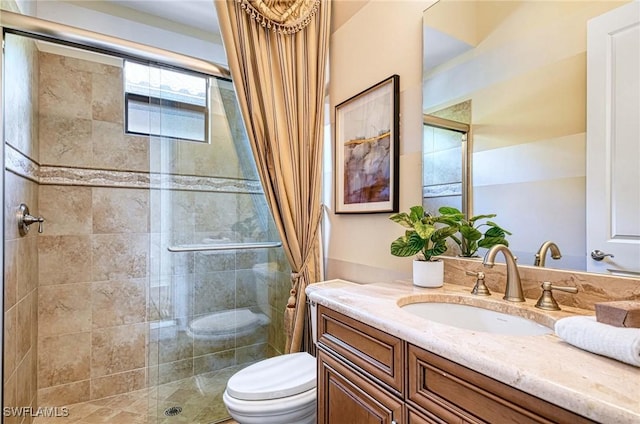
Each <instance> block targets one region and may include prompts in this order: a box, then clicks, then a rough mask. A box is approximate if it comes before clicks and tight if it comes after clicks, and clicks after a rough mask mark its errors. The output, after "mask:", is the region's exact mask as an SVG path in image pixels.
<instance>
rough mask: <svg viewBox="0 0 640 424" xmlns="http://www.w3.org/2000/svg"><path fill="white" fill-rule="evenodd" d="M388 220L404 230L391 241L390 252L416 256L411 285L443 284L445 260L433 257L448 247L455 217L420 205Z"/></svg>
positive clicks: (454, 226) (432, 285)
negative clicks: (437, 212)
mask: <svg viewBox="0 0 640 424" xmlns="http://www.w3.org/2000/svg"><path fill="white" fill-rule="evenodd" d="M389 219H390V220H392V221H393V222H397V223H398V224H400V225H402V226H403V227H405V228H406V229H407V230H406V231H405V233H404V235H403V236H400V237H398V238H397V239H396V240H394V241H393V242H392V243H391V254H392V255H394V256H413V255H417V256H416V259H415V260H414V261H413V284H415V285H417V286H421V287H440V286H442V284H443V281H444V263H443V262H442V261H440V260H438V259H437V258H436V256H438V255H441V254H443V253H444V252H445V251H446V250H447V244H446V240H447V238H448V237H451V236H452V235H453V234H455V233H456V232H457V231H458V227H457V224H456V220H455V219H452V217H449V216H446V215H442V216H434V215H430V214H427V213H425V211H424V208H423V207H422V206H413V207H411V208H410V209H409V213H406V212H401V213H396V214H393V215H391V216H390V217H389Z"/></svg>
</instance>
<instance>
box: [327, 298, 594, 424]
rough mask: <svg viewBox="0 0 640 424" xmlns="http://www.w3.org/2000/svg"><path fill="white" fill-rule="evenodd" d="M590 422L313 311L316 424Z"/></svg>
mask: <svg viewBox="0 0 640 424" xmlns="http://www.w3.org/2000/svg"><path fill="white" fill-rule="evenodd" d="M593 422H594V421H590V420H588V419H586V418H584V417H582V416H580V415H576V414H574V413H573V412H571V411H568V410H565V409H563V408H560V407H558V406H555V405H553V404H551V403H548V402H546V401H543V400H542V399H539V398H537V397H535V396H531V395H529V394H527V393H524V392H522V391H520V390H518V389H515V388H513V387H511V386H508V385H506V384H503V383H501V382H499V381H496V380H494V379H492V378H490V377H487V376H485V375H483V374H480V373H478V372H475V371H473V370H471V369H468V368H466V367H463V366H461V365H459V364H456V363H455V362H452V361H449V360H448V359H445V358H443V357H441V356H438V355H435V354H433V353H431V352H428V351H426V350H424V349H422V348H419V347H417V346H414V345H411V344H410V343H406V342H404V341H402V340H401V339H400V338H398V337H395V336H392V335H390V334H387V333H385V332H383V331H380V330H378V329H376V328H373V327H371V326H368V325H366V324H363V323H361V322H359V321H357V320H354V319H352V318H350V317H347V316H345V315H343V314H340V313H338V312H335V311H333V310H331V309H329V308H326V307H323V306H318V424H374V423H377V424H403V423H408V424H454V423H455V424H476V423H485V424H486V423H490V424H493V423H567V424H569V423H570V424H581V423H593Z"/></svg>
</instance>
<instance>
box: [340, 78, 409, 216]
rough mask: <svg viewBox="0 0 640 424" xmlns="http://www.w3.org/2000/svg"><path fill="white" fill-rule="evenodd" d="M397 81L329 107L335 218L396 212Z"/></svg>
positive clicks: (397, 183)
mask: <svg viewBox="0 0 640 424" xmlns="http://www.w3.org/2000/svg"><path fill="white" fill-rule="evenodd" d="M399 92H400V76H398V75H392V76H390V77H389V78H387V79H385V80H383V81H380V82H379V83H377V84H375V85H373V86H371V87H369V88H367V89H366V90H364V91H362V92H360V93H358V94H356V95H355V96H353V97H351V98H349V99H347V100H345V101H344V102H342V103H340V104H338V105H337V106H336V107H335V134H334V135H335V136H334V157H335V169H334V171H335V172H334V175H335V178H334V181H335V184H334V189H335V213H339V214H346V213H381V212H398V204H399V164H400V154H399V144H400V99H399Z"/></svg>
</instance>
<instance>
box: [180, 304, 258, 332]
mask: <svg viewBox="0 0 640 424" xmlns="http://www.w3.org/2000/svg"><path fill="white" fill-rule="evenodd" d="M259 323H260V314H256V313H253V312H252V311H250V310H249V309H230V310H226V311H221V312H215V313H212V314H209V315H205V316H203V317H200V318H196V319H194V320H193V321H191V322H190V323H189V327H190V328H191V331H193V332H194V333H197V334H226V333H231V332H235V331H240V330H243V329H245V328H250V327H255V326H256V325H257V324H259Z"/></svg>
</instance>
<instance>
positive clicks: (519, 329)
mask: <svg viewBox="0 0 640 424" xmlns="http://www.w3.org/2000/svg"><path fill="white" fill-rule="evenodd" d="M401 308H402V310H404V311H406V312H409V313H411V314H414V315H417V316H419V317H421V318H424V319H427V320H429V321H435V322H438V323H440V324H446V325H450V326H452V327H458V328H463V329H466V330H473V331H483V332H485V333H493V334H504V335H510V336H537V335H540V334H552V333H553V331H552V330H551V329H549V328H547V327H545V326H543V325H541V324H538V323H537V322H535V321H533V320H530V319H527V318H522V317H519V316H515V315H509V314H504V313H502V312H496V311H492V310H489V309H484V308H478V307H476V306H470V305H461V304H457V303H443V302H419V303H410V304H408V305H404V306H401Z"/></svg>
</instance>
